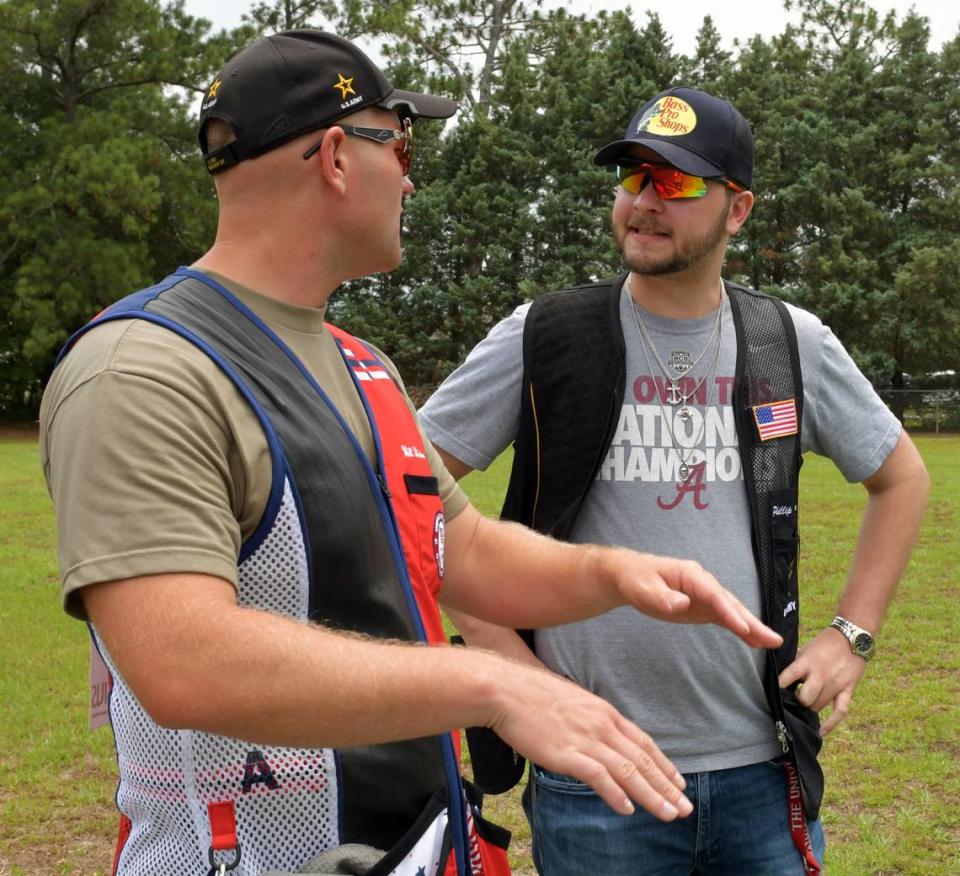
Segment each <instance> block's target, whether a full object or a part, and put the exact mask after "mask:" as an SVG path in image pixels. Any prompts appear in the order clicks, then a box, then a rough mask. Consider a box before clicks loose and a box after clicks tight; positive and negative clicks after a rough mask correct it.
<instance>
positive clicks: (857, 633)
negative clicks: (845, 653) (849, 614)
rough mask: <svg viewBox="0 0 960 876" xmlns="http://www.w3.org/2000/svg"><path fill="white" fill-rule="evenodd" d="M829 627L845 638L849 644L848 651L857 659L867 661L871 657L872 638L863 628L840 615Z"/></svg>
mask: <svg viewBox="0 0 960 876" xmlns="http://www.w3.org/2000/svg"><path fill="white" fill-rule="evenodd" d="M830 626H831V627H833V628H834V629H835V630H839V631H840V632H841V633H843V634H844V635H845V636H846V637H847V641H849V642H850V650H851V651H853V653H854V654H856V655H857V656H858V657H862V658H863V659H864V660H869V659H870V657H871V656H872V655H873V636H871V635H870V633H868V632H867V631H866V630H865V629H863V627H858V626H857V625H856V624H855V623H851V622H850V621H848V620H847V619H846V618H845V617H840V615H837V616H836V617H835V618H834V619H833V620H832V621H830Z"/></svg>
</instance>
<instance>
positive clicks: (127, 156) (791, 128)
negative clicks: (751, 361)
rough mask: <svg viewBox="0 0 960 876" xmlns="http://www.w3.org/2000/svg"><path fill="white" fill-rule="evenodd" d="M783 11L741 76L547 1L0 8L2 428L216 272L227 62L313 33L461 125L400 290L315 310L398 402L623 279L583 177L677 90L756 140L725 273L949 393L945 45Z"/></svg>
mask: <svg viewBox="0 0 960 876" xmlns="http://www.w3.org/2000/svg"><path fill="white" fill-rule="evenodd" d="M786 5H787V6H788V7H789V6H790V5H791V3H790V2H789V0H788V2H787V4H786ZM792 5H793V6H795V7H796V8H797V9H798V10H799V12H800V16H799V18H800V21H799V24H797V25H789V26H786V27H785V28H784V30H783V32H782V33H780V34H778V35H776V36H774V37H771V38H761V37H754V38H753V39H750V40H748V41H745V42H741V43H735V44H734V47H733V49H732V50H726V49H724V48H723V41H722V39H721V34H720V33H719V32H718V30H717V29H716V27H715V26H714V24H713V22H712V20H711V19H710V18H709V17H708V18H705V19H704V20H703V22H702V23H701V24H700V25H699V28H698V30H697V33H696V49H695V50H694V51H693V53H692V54H690V55H685V54H681V53H678V52H676V51H674V49H673V46H672V41H671V38H670V35H669V34H667V33H666V32H665V31H664V29H663V27H662V25H661V22H660V21H659V19H658V18H657V16H656V15H653V14H646V15H645V16H644V17H643V20H642V21H638V20H636V19H634V18H631V17H630V16H629V15H627V14H625V13H623V12H612V13H608V12H603V11H600V12H596V13H594V14H592V15H589V16H575V15H571V14H569V13H568V12H565V11H564V10H562V9H557V8H551V7H548V6H546V5H545V4H543V3H542V2H538V0H382V2H377V3H370V2H361V0H273V2H256V3H253V4H252V5H251V8H250V11H249V12H248V13H247V15H246V16H245V19H244V23H243V25H242V26H241V27H239V28H236V29H234V30H230V31H218V32H212V31H211V29H210V25H209V23H208V22H206V21H204V20H202V19H198V18H194V17H192V16H189V15H188V14H187V13H186V12H185V11H184V8H183V2H182V0H174V2H168V3H161V2H159V0H0V77H2V78H0V81H2V83H3V86H4V87H3V88H2V89H0V419H8V420H10V419H29V418H32V417H35V415H36V411H37V406H38V404H39V394H40V391H41V388H42V386H43V383H44V381H45V380H46V378H47V376H48V375H49V373H50V370H51V369H52V366H53V362H54V359H55V356H56V352H57V350H58V348H59V347H60V346H61V345H62V343H63V341H64V340H65V339H66V338H67V337H68V336H69V334H70V333H71V332H72V331H74V330H75V329H76V328H78V327H79V326H81V325H82V324H83V323H84V322H85V321H87V320H88V319H90V318H91V317H92V316H93V315H94V314H96V313H97V312H98V311H99V310H100V309H102V308H103V307H104V306H106V305H107V304H109V303H110V302H111V301H113V300H115V299H116V298H118V297H120V296H122V295H123V294H125V293H126V292H128V291H131V290H133V289H136V288H139V287H141V286H146V285H150V284H151V283H152V282H154V281H156V280H157V279H159V278H160V277H161V276H163V275H164V274H166V273H168V272H169V271H170V270H172V269H173V268H174V267H175V266H177V265H178V264H185V263H189V262H191V261H192V260H193V259H195V258H196V257H197V256H198V255H199V254H200V253H202V252H203V251H204V249H205V248H206V246H207V245H208V244H209V242H210V241H211V240H212V237H213V233H214V230H215V227H216V202H215V198H214V192H213V186H212V183H211V182H210V180H209V178H208V177H207V175H206V173H205V171H204V170H203V167H202V164H201V162H200V159H199V152H198V149H197V146H196V132H195V118H196V112H197V106H198V103H199V98H200V95H201V94H202V92H203V90H204V88H205V87H206V86H207V85H208V84H209V82H210V81H211V79H212V77H213V74H214V73H215V72H216V70H217V69H218V68H219V67H220V65H221V64H222V63H223V61H224V60H225V59H226V58H227V57H228V56H229V54H230V53H231V52H232V51H234V50H235V49H236V48H237V47H239V46H242V45H244V44H246V43H248V42H249V41H250V40H251V39H253V38H254V37H255V36H256V35H257V34H258V33H268V32H273V31H275V30H281V29H287V28H290V27H301V26H314V27H321V28H324V29H328V30H333V31H335V32H337V33H340V34H342V35H344V36H347V37H351V38H361V39H365V40H366V41H368V44H370V43H371V42H372V44H374V45H377V46H380V47H382V49H381V51H382V56H383V57H384V58H385V59H386V66H387V69H388V74H389V75H390V77H391V78H392V80H393V81H394V83H395V84H396V85H397V86H399V87H406V88H415V89H420V88H426V89H431V90H434V91H438V92H441V93H445V94H449V95H451V96H453V97H455V98H457V99H459V100H460V102H461V110H460V113H459V115H458V116H457V119H456V123H455V124H452V125H450V124H448V125H447V126H446V127H445V128H444V127H443V126H441V125H440V124H439V123H435V122H430V123H428V122H425V123H422V124H420V125H418V127H417V131H416V137H417V139H416V157H415V159H414V166H413V170H412V176H413V178H414V181H415V183H416V186H417V193H416V195H415V196H414V197H413V198H412V200H411V202H410V204H409V205H408V208H407V210H406V211H405V216H404V222H405V233H404V241H405V257H404V263H403V265H402V266H401V268H400V269H398V270H397V271H394V272H393V273H391V274H388V275H378V276H375V277H372V278H366V279H364V280H359V281H355V282H353V283H350V284H348V287H347V288H344V289H343V290H341V291H339V292H338V293H337V295H336V296H335V297H334V299H333V300H332V302H331V306H330V316H331V318H332V319H333V320H334V321H336V322H338V323H339V324H341V325H343V326H344V327H345V328H347V329H348V330H350V331H352V332H354V333H356V334H359V335H361V336H363V337H365V338H367V339H369V340H370V341H372V342H373V343H375V344H377V345H378V346H381V347H383V348H384V349H385V350H387V351H388V352H389V353H390V354H391V356H392V357H393V358H394V360H395V361H396V363H397V365H398V366H399V368H400V370H401V372H402V373H403V375H404V377H405V379H406V380H407V382H408V383H410V384H432V383H436V382H438V381H439V380H440V379H441V378H442V377H443V376H444V375H445V374H447V373H448V372H449V371H450V370H451V369H452V368H453V367H455V366H456V365H457V364H458V363H459V362H460V361H461V360H462V359H463V357H464V356H465V355H466V353H467V352H468V351H469V350H470V348H471V347H472V346H473V345H474V344H475V343H476V342H477V341H478V340H479V339H480V338H481V337H483V335H484V334H485V333H486V332H487V330H488V329H489V328H490V327H491V326H492V325H493V324H494V323H495V322H496V321H497V320H499V319H500V318H502V317H503V316H505V315H506V314H507V313H509V312H510V310H511V309H512V308H513V307H515V306H516V305H517V304H519V303H521V302H522V301H524V300H529V299H531V298H534V297H536V296H537V295H539V294H541V293H543V292H546V291H549V290H550V289H555V288H560V287H563V286H567V285H571V284H574V283H578V282H583V281H588V280H591V279H595V278H598V277H602V276H606V275H609V274H612V273H615V272H616V271H618V270H620V268H621V265H620V261H619V258H618V253H617V250H616V247H615V245H614V243H613V239H612V236H611V233H610V230H609V221H608V217H609V210H610V206H611V203H612V197H613V189H614V181H613V178H612V176H611V174H610V171H609V170H607V169H603V168H595V167H594V166H593V165H592V156H593V154H594V152H595V151H596V150H597V149H598V148H599V147H600V146H602V145H603V144H604V143H606V142H609V141H610V140H612V139H615V138H618V137H620V136H621V135H622V133H623V130H624V129H625V127H626V124H627V122H628V121H629V119H630V118H631V116H632V115H633V113H634V112H635V111H636V110H637V109H638V108H639V107H640V105H641V104H642V103H644V102H645V101H646V100H647V99H648V98H649V97H651V96H652V95H653V94H655V93H656V92H657V91H660V90H662V89H664V88H667V87H669V86H671V85H679V84H683V85H691V86H694V87H700V88H705V89H707V90H709V91H711V92H713V93H715V94H718V95H720V96H723V97H726V98H729V99H730V100H732V101H733V102H734V103H735V104H736V105H737V106H738V107H739V108H740V109H741V111H742V112H743V113H744V115H745V116H746V117H747V119H748V120H749V121H750V123H751V126H752V128H753V131H754V135H755V138H756V147H757V166H756V172H755V175H754V192H755V195H756V199H757V200H756V206H755V208H754V212H753V215H752V217H751V219H750V221H749V222H748V223H747V225H746V227H745V229H744V231H743V232H742V233H741V235H740V236H739V237H738V238H736V239H735V241H734V244H733V246H732V247H731V250H730V257H729V259H728V264H727V266H726V274H727V275H728V276H729V277H730V278H731V279H735V280H739V281H741V282H745V283H747V284H749V285H751V286H754V287H756V288H760V289H763V290H765V291H769V292H773V293H775V294H778V295H781V296H782V297H784V298H786V299H787V300H789V301H792V302H795V303H797V304H799V305H800V306H803V307H806V308H808V309H810V310H812V311H813V312H815V313H817V314H818V315H819V316H820V317H821V318H822V319H823V320H824V321H825V322H827V323H828V324H829V325H830V326H831V328H832V329H833V330H834V332H835V333H836V334H837V335H838V336H839V337H840V339H841V340H842V341H843V343H844V344H845V345H846V346H847V348H848V349H849V350H850V351H851V353H852V354H853V355H854V357H855V359H856V360H857V361H858V363H859V364H860V366H861V367H862V368H863V370H864V371H865V373H866V374H867V375H868V376H869V377H870V378H871V380H873V381H874V382H875V383H876V384H877V385H878V386H883V387H889V388H894V389H897V388H902V387H903V386H904V385H906V383H908V382H909V380H910V375H914V376H915V379H921V380H922V375H924V374H926V373H929V372H934V371H937V372H942V371H945V370H948V369H954V370H957V366H958V364H960V235H958V231H960V185H958V177H960V35H955V36H954V38H953V39H952V40H950V41H948V42H946V43H944V44H943V45H942V46H941V47H939V49H934V48H933V47H932V46H931V41H930V32H929V27H928V24H927V21H926V19H924V18H923V17H922V16H920V15H918V14H916V13H914V12H911V13H909V14H907V15H906V16H905V17H903V18H898V17H896V16H895V15H893V14H892V13H891V14H889V15H885V16H884V15H880V14H878V13H877V12H876V11H874V10H873V9H872V8H870V7H869V6H868V5H866V4H865V3H864V2H862V0H837V2H824V0H798V2H794V3H793V4H792ZM901 395H903V394H901Z"/></svg>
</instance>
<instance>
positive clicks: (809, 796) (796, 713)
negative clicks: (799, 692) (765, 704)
mask: <svg viewBox="0 0 960 876" xmlns="http://www.w3.org/2000/svg"><path fill="white" fill-rule="evenodd" d="M780 695H781V697H782V699H783V719H784V722H785V723H786V725H787V731H788V732H789V734H790V740H791V742H792V743H793V755H794V757H795V758H796V761H797V768H798V771H799V773H800V787H801V791H802V796H803V808H804V811H805V812H806V814H807V818H809V819H811V820H815V819H817V818H818V817H819V815H820V802H821V800H822V799H823V770H822V769H821V768H820V764H819V763H818V761H817V754H819V752H820V748H821V747H822V746H823V737H821V736H820V717H819V715H817V713H816V712H814V711H813V710H812V709H808V708H807V707H806V706H803V705H801V704H800V703H798V702H797V698H796V694H795V692H794V691H792V690H787V689H784V688H781V689H780Z"/></svg>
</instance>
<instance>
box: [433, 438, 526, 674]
mask: <svg viewBox="0 0 960 876" xmlns="http://www.w3.org/2000/svg"><path fill="white" fill-rule="evenodd" d="M434 449H435V450H436V451H437V453H439V454H440V458H441V459H442V460H443V464H444V465H445V466H446V467H447V471H449V472H450V474H452V475H453V476H454V477H455V478H456V479H457V480H460V479H461V478H462V477H465V476H466V475H468V474H470V472H472V471H473V468H472V467H471V466H469V465H467V463H465V462H463V461H462V460H460V459H457V457H455V456H453V455H452V454H451V453H448V452H447V451H446V450H444V449H443V448H442V447H440V446H438V445H436V444H434ZM444 611H445V612H446V613H447V617H449V618H450V620H451V621H453V623H454V625H455V626H456V628H457V630H458V631H459V632H460V635H461V636H463V640H464V641H465V642H466V643H467V644H468V645H472V646H473V647H475V648H487V649H489V650H491V651H496V652H497V653H498V654H504V655H505V656H507V657H511V658H512V659H514V660H519V661H521V662H522V663H529V664H530V665H532V666H542V665H543V664H542V663H541V662H540V661H539V660H538V659H537V655H536V654H534V653H533V651H531V650H530V649H529V648H528V647H527V643H526V642H524V641H523V639H521V638H520V636H518V635H517V632H516V630H514V629H513V628H512V627H501V626H498V625H497V624H491V623H488V622H487V621H483V620H480V618H478V617H474V616H473V615H472V614H467V613H466V612H465V611H457V610H456V609H455V608H451V607H450V606H448V605H445V606H444Z"/></svg>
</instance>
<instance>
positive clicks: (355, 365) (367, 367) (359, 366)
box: [343, 347, 390, 380]
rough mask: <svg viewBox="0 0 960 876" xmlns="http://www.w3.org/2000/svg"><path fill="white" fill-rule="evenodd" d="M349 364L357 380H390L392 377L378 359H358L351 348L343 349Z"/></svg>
mask: <svg viewBox="0 0 960 876" xmlns="http://www.w3.org/2000/svg"><path fill="white" fill-rule="evenodd" d="M343 353H344V355H345V356H346V357H347V362H349V363H350V367H351V368H352V369H353V373H354V374H356V375H357V380H390V375H389V374H388V373H387V372H386V370H385V369H384V367H383V365H381V364H380V362H379V360H377V359H358V358H357V355H356V353H354V352H353V350H351V349H350V348H349V347H344V348H343Z"/></svg>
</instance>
